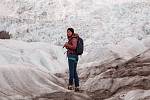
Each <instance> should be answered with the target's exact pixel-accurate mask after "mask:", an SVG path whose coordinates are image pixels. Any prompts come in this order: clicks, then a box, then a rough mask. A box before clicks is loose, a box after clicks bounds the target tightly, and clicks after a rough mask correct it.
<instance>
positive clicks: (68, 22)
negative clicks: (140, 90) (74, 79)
mask: <svg viewBox="0 0 150 100" xmlns="http://www.w3.org/2000/svg"><path fill="white" fill-rule="evenodd" d="M149 11H150V1H149V0H1V3H0V30H6V31H9V32H10V34H11V35H12V39H11V40H0V52H1V53H0V71H2V72H1V73H0V79H2V82H3V83H1V82H0V87H4V88H3V89H5V88H7V89H10V90H9V91H12V90H14V89H16V88H17V90H19V91H21V92H24V91H25V92H27V93H29V94H32V92H34V91H40V89H41V93H42V92H43V91H48V92H49V91H51V89H52V88H53V86H56V88H58V89H60V90H61V89H62V88H60V87H59V86H58V85H56V84H55V83H53V82H54V80H53V78H52V77H54V76H53V74H55V73H64V72H65V71H66V70H68V65H67V58H66V55H65V54H64V52H65V51H66V50H65V49H63V48H62V45H63V44H64V43H65V42H66V41H67V38H66V29H67V28H68V27H73V28H75V32H76V33H78V34H79V35H80V36H81V37H82V38H83V39H84V43H85V51H84V53H83V55H82V56H81V57H80V60H79V67H78V68H84V67H91V66H96V65H100V63H102V62H103V61H108V60H112V59H116V58H122V59H123V60H129V59H131V58H133V57H135V56H137V55H138V54H140V53H142V52H144V51H145V50H147V49H148V48H149V47H150V21H149V20H150V12H149ZM9 73H10V74H9ZM5 75H6V76H5ZM27 76H28V77H30V78H28V77H27ZM31 76H32V77H31ZM15 77H17V78H18V80H16V79H15ZM49 77H51V78H50V79H49ZM40 79H42V81H43V80H44V82H45V83H44V82H42V81H41V80H40ZM56 79H57V78H56ZM6 80H7V81H6ZM9 82H13V84H11V83H9ZM28 82H32V84H28ZM61 82H62V83H63V81H61ZM21 83H23V84H21ZM47 84H50V86H52V87H49V86H48V85H47ZM87 84H90V83H87ZM95 84H96V83H95ZM10 85H14V86H12V87H13V88H14V89H12V87H11V86H10ZM25 85H27V86H25ZM15 86H17V87H16V88H15ZM39 86H40V87H39ZM24 87H27V88H26V89H27V90H23V88H24ZM37 87H39V88H37ZM43 87H44V88H43ZM102 87H103V86H102ZM30 88H31V89H33V90H30ZM36 89H39V90H36ZM2 91H4V90H2ZM10 93H12V92H10ZM8 94H9V93H8ZM33 94H34V93H33ZM129 97H130V95H129ZM126 98H127V99H128V97H126ZM131 100H132V99H131Z"/></svg>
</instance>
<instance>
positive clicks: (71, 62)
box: [68, 58, 74, 85]
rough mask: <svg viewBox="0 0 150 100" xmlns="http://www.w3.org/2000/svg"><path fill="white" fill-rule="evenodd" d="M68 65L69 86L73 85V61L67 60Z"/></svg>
mask: <svg viewBox="0 0 150 100" xmlns="http://www.w3.org/2000/svg"><path fill="white" fill-rule="evenodd" d="M68 64H69V85H73V79H74V61H73V60H72V59H69V58H68Z"/></svg>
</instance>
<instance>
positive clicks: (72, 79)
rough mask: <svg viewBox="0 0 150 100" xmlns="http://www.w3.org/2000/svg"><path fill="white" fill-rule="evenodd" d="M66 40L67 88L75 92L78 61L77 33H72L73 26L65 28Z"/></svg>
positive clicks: (76, 88)
mask: <svg viewBox="0 0 150 100" xmlns="http://www.w3.org/2000/svg"><path fill="white" fill-rule="evenodd" d="M67 37H68V42H66V43H65V44H64V47H65V48H66V49H67V58H68V65H69V85H68V89H69V90H73V89H74V91H75V92H79V78H78V74H77V70H76V69H77V63H78V53H77V52H76V49H77V46H78V39H79V36H78V34H75V33H74V29H73V28H68V29H67ZM73 83H75V88H73Z"/></svg>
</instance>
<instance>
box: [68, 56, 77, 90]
mask: <svg viewBox="0 0 150 100" xmlns="http://www.w3.org/2000/svg"><path fill="white" fill-rule="evenodd" d="M77 63H78V55H73V54H69V55H68V65H69V85H73V81H74V83H75V87H77V86H79V78H78V74H77V70H76V69H77Z"/></svg>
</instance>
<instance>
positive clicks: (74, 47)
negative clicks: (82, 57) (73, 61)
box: [64, 38, 77, 50]
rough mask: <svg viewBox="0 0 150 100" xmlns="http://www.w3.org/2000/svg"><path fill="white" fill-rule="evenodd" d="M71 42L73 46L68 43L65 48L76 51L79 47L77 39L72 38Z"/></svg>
mask: <svg viewBox="0 0 150 100" xmlns="http://www.w3.org/2000/svg"><path fill="white" fill-rule="evenodd" d="M71 42H72V45H71V44H68V43H66V44H65V45H64V47H66V49H70V50H75V49H76V47H77V38H72V40H71Z"/></svg>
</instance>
